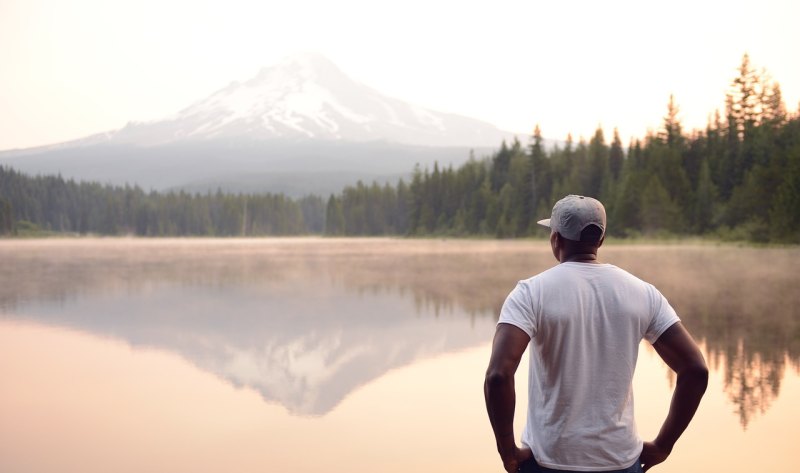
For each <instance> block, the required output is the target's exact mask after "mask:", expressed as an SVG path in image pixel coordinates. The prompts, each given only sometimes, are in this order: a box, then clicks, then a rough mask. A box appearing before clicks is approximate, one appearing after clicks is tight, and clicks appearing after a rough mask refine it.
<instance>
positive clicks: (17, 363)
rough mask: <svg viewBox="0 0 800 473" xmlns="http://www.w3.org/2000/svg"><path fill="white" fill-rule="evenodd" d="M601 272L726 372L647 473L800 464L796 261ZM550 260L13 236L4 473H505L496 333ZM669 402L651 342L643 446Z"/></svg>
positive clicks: (636, 261) (654, 261)
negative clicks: (677, 322)
mask: <svg viewBox="0 0 800 473" xmlns="http://www.w3.org/2000/svg"><path fill="white" fill-rule="evenodd" d="M600 256H601V260H603V261H604V262H609V263H613V264H616V265H618V266H620V267H622V268H625V269H627V270H629V271H631V272H633V273H634V274H636V275H637V276H639V277H641V278H642V279H644V280H646V281H649V282H651V283H653V284H655V285H656V286H657V287H658V288H659V289H661V291H662V292H663V293H664V294H665V296H666V297H667V298H668V299H669V301H670V302H671V304H672V305H673V307H675V309H676V310H677V312H678V314H679V315H680V316H681V318H682V320H683V322H684V324H685V325H686V326H687V327H688V328H689V330H690V332H691V333H692V334H693V335H694V336H695V338H696V339H697V340H698V342H699V343H700V345H701V347H702V349H703V351H704V353H705V356H706V359H707V360H708V363H709V367H710V369H711V376H710V382H709V388H708V391H707V393H706V396H705V398H704V400H703V402H702V404H701V406H700V409H699V411H698V414H697V416H696V417H695V421H694V422H693V424H692V425H690V427H689V429H688V430H687V432H686V433H685V434H684V436H683V437H682V438H681V440H680V441H679V442H678V444H677V445H676V448H675V450H674V452H673V454H672V456H671V457H670V459H669V460H668V461H667V463H665V464H663V465H659V466H657V467H655V468H654V469H653V470H651V471H654V472H664V473H666V472H685V471H726V472H747V473H750V472H752V471H770V470H774V471H791V470H792V469H795V468H796V467H795V466H794V465H796V459H795V457H796V455H795V452H796V450H797V445H798V444H797V442H798V438H800V435H798V434H800V402H799V401H798V399H800V291H798V282H800V276H798V271H797V269H796V264H797V263H796V261H797V260H798V257H800V249H798V248H750V247H736V246H730V245H724V246H717V245H711V244H697V245H690V244H680V245H678V244H672V245H670V244H664V245H614V244H609V245H607V246H605V247H604V248H602V249H601V253H600ZM554 264H555V260H554V259H553V257H552V254H551V253H550V249H549V245H547V244H546V242H532V241H477V240H476V241H459V240H449V241H447V240H406V239H325V238H287V239H186V240H178V239H175V240H168V239H152V240H151V239H90V238H87V239H64V240H58V239H53V240H50V239H48V240H0V380H2V381H1V383H2V384H0V471H2V472H4V473H17V472H20V473H21V472H25V473H28V472H56V471H57V472H81V473H88V472H109V471H113V472H158V471H191V472H221V471H231V472H264V471H268V472H283V471H295V472H311V471H330V472H373V471H384V472H401V471H402V472H409V471H415V472H429V471H430V472H434V471H459V472H487V471H497V472H500V471H502V465H501V464H500V462H499V459H498V457H497V454H496V452H495V447H494V439H493V436H492V432H491V428H490V426H489V421H488V418H487V416H486V412H485V407H484V401H483V391H482V386H483V375H484V371H485V369H486V365H487V362H488V358H489V351H490V343H491V339H492V335H493V333H494V325H495V323H496V320H497V314H498V311H499V309H500V306H501V305H502V303H503V300H504V299H505V296H506V295H507V294H508V292H509V291H510V290H511V289H512V288H513V287H514V285H515V284H516V282H517V280H519V279H523V278H526V277H529V276H531V275H533V274H535V273H538V272H540V271H542V270H544V269H547V268H548V267H550V266H552V265H554ZM524 359H527V356H526V357H524ZM520 369H521V371H520V372H519V373H518V376H517V386H518V389H517V392H518V406H517V422H516V424H517V435H519V434H520V433H521V429H522V422H523V419H522V414H523V413H524V412H525V397H526V394H525V393H526V388H525V386H526V376H527V366H525V362H523V366H521V368H520ZM673 384H674V377H673V376H672V374H671V372H670V370H669V369H668V368H667V367H666V365H665V364H664V363H663V362H662V361H661V360H660V358H659V357H658V356H657V355H656V354H655V352H654V350H653V349H652V348H651V347H650V346H649V345H647V344H646V343H643V344H642V345H641V347H640V355H639V364H638V368H637V372H636V377H635V386H634V393H635V398H636V416H637V421H638V426H639V431H640V433H641V434H642V436H643V437H644V438H645V439H651V438H652V437H654V436H655V434H656V433H657V431H658V428H659V427H660V425H661V422H662V420H663V418H664V416H665V415H666V412H667V408H668V406H669V401H670V395H671V389H672V385H673Z"/></svg>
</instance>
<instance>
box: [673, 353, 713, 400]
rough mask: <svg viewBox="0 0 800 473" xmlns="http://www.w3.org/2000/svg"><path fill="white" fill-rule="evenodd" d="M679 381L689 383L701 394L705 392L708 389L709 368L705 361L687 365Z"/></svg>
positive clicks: (701, 360) (680, 374)
mask: <svg viewBox="0 0 800 473" xmlns="http://www.w3.org/2000/svg"><path fill="white" fill-rule="evenodd" d="M678 380H679V381H680V380H683V381H685V382H688V383H689V384H691V385H692V386H694V388H695V389H696V390H698V391H700V392H705V390H706V387H708V366H707V365H706V362H705V360H703V359H700V360H698V361H696V362H694V363H690V364H688V365H686V366H685V367H684V368H683V369H682V370H681V372H680V373H678Z"/></svg>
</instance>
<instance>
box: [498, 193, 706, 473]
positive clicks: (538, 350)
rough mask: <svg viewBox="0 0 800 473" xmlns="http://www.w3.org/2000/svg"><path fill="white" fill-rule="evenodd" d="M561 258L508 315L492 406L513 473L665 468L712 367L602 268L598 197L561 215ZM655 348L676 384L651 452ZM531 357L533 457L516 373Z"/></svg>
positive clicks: (682, 334) (663, 306)
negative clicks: (644, 380) (649, 365)
mask: <svg viewBox="0 0 800 473" xmlns="http://www.w3.org/2000/svg"><path fill="white" fill-rule="evenodd" d="M539 223H540V224H542V225H544V226H546V227H549V228H550V230H551V233H550V246H551V247H552V249H553V255H554V256H555V257H556V259H557V260H558V261H559V263H560V264H558V265H556V266H555V267H553V268H551V269H549V270H547V271H544V272H543V273H540V274H538V275H536V276H534V277H532V278H530V279H526V280H523V281H520V282H519V283H518V284H517V286H516V288H515V289H514V290H513V291H512V292H511V293H510V294H509V296H508V298H507V299H506V301H505V303H504V304H503V308H502V310H501V312H500V319H499V321H498V324H497V329H496V333H495V337H494V342H493V346H492V355H491V360H490V361H489V368H488V370H487V372H486V381H485V384H484V394H485V396H486V407H487V410H488V412H489V419H490V421H491V424H492V429H493V430H494V435H495V440H496V442H497V450H498V452H499V453H500V458H501V459H502V461H503V466H504V467H505V469H506V471H508V472H509V473H515V472H517V471H522V472H548V471H553V470H555V471H562V472H563V471H582V472H585V471H604V472H631V473H632V472H641V471H647V470H648V469H649V468H651V467H652V466H654V465H656V464H658V463H661V462H663V461H664V460H666V458H667V457H668V456H669V454H670V452H671V451H672V448H673V446H674V445H675V442H676V441H677V440H678V437H680V435H681V434H682V433H683V431H684V429H686V426H687V425H688V424H689V421H690V420H691V419H692V417H693V416H694V413H695V411H696V409H697V406H698V404H699V403H700V398H701V397H702V396H703V393H704V392H705V389H706V385H707V383H708V368H707V367H706V364H705V360H704V359H703V355H702V354H701V353H700V350H699V349H698V347H697V345H696V344H695V342H694V341H693V340H692V338H691V336H690V335H689V333H688V332H687V331H686V329H685V328H684V327H683V325H682V324H681V322H680V319H679V318H678V316H677V315H676V314H675V311H674V309H673V308H672V307H671V306H670V305H669V303H668V302H667V300H666V299H665V298H664V296H663V295H661V293H660V292H659V291H658V290H657V289H656V288H655V287H653V286H652V285H650V284H648V283H645V282H644V281H642V280H640V279H637V278H636V277H634V276H632V275H631V274H629V273H628V272H626V271H624V270H622V269H620V268H617V267H616V266H613V265H610V264H601V263H599V262H598V260H597V250H598V248H600V246H601V245H602V244H603V240H604V238H605V230H606V213H605V209H604V208H603V205H602V204H601V203H600V202H599V201H597V200H595V199H592V198H590V197H583V196H576V195H569V196H567V197H565V198H563V199H561V200H559V201H558V202H557V203H556V205H555V206H554V207H553V211H552V215H551V217H550V218H549V219H546V220H542V221H540V222H539ZM643 338H644V339H646V340H647V341H648V342H650V343H652V344H653V347H654V348H655V350H656V352H657V353H658V354H659V355H660V356H661V358H662V359H663V360H664V361H665V362H666V363H667V365H668V366H669V367H670V368H671V369H673V370H674V371H675V372H676V373H677V382H676V386H675V392H674V394H673V397H672V404H671V405H670V409H669V413H668V415H667V417H666V419H665V421H664V424H663V426H662V427H661V430H660V432H659V433H658V436H656V438H655V439H654V440H653V441H651V442H642V440H641V439H640V438H639V436H638V434H637V431H636V424H635V422H634V419H633V392H632V379H633V372H634V369H635V367H636V358H637V354H638V347H639V342H640V341H641V340H642V339H643ZM528 346H530V371H529V374H528V394H529V406H528V415H527V423H526V425H525V429H524V431H523V434H522V448H520V447H518V446H517V444H516V441H515V438H514V431H513V419H514V404H515V393H514V373H515V372H516V370H517V366H518V365H519V361H520V359H521V357H522V354H523V352H524V351H525V349H526V347H528Z"/></svg>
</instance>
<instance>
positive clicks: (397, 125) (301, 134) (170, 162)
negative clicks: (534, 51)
mask: <svg viewBox="0 0 800 473" xmlns="http://www.w3.org/2000/svg"><path fill="white" fill-rule="evenodd" d="M513 137H514V135H513V134H511V133H507V132H503V131H501V130H499V129H497V128H496V127H495V126H493V125H491V124H488V123H485V122H481V121H479V120H475V119H471V118H466V117H461V116H457V115H452V114H446V113H439V112H435V111H432V110H428V109H425V108H422V107H419V106H416V105H412V104H409V103H407V102H404V101H402V100H399V99H394V98H390V97H386V96H384V95H382V94H380V93H379V92H377V91H375V90H374V89H372V88H370V87H368V86H366V85H363V84H360V83H358V82H356V81H354V80H352V79H350V78H349V77H348V76H346V75H345V74H344V73H343V72H342V71H340V70H339V69H338V68H337V67H336V66H335V65H334V64H333V63H331V62H330V61H328V60H327V59H325V58H324V57H322V56H320V55H316V54H301V55H297V56H291V57H288V58H286V59H284V60H283V61H281V62H280V63H278V64H276V65H273V66H270V67H266V68H264V69H262V70H261V71H260V72H259V73H258V74H257V75H256V76H255V77H253V78H252V79H250V80H248V81H246V82H241V83H239V82H234V83H231V84H230V85H228V86H227V87H225V88H223V89H221V90H219V91H217V92H215V93H213V94H211V95H210V96H209V97H208V98H206V99H203V100H200V101H198V102H196V103H194V104H192V105H190V106H188V107H186V108H185V109H183V110H181V111H179V112H178V113H176V114H174V115H173V116H170V117H167V118H165V119H162V120H154V121H148V122H130V123H128V124H127V125H126V126H125V127H123V128H121V129H119V130H115V131H108V132H104V133H99V134H96V135H92V136H89V137H86V138H82V139H79V140H75V141H70V142H65V143H59V144H56V145H51V146H43V147H38V148H29V149H23V150H12V151H4V152H0V164H3V165H8V166H11V167H13V168H15V169H17V170H20V171H22V172H27V173H31V174H58V173H60V174H61V175H62V176H64V177H68V178H74V179H77V180H93V181H100V182H103V183H110V184H125V183H128V184H138V185H140V186H142V187H144V188H149V189H156V190H165V189H175V188H181V189H186V190H190V191H198V192H204V191H206V190H216V189H218V188H221V189H223V190H227V191H234V192H239V191H244V192H265V191H268V192H283V193H287V194H289V195H293V196H299V195H304V194H308V193H316V194H321V195H326V194H328V193H330V192H338V191H339V190H341V188H342V187H343V186H345V185H347V184H354V183H355V182H356V181H357V180H359V179H360V180H362V181H365V182H370V181H373V180H375V181H378V182H395V181H396V180H397V179H398V178H399V177H401V176H403V175H408V174H410V173H411V171H412V170H413V169H414V166H415V165H416V164H420V165H421V166H423V167H431V166H433V164H434V162H438V163H439V165H442V166H446V165H456V166H457V165H459V164H460V163H462V162H464V161H466V160H467V159H468V157H469V156H470V150H474V152H475V154H476V155H477V156H479V157H480V156H482V155H486V154H488V153H489V152H490V151H491V150H492V149H495V148H497V147H499V145H500V143H501V142H502V140H504V139H505V140H510V139H513Z"/></svg>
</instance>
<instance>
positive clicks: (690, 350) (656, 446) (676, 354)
mask: <svg viewBox="0 0 800 473" xmlns="http://www.w3.org/2000/svg"><path fill="white" fill-rule="evenodd" d="M653 347H654V348H655V349H656V352H657V353H658V354H659V356H661V358H662V359H663V360H664V362H665V363H666V364H667V365H668V366H669V367H670V368H671V369H672V370H673V371H675V373H677V375H678V376H677V382H676V384H675V392H674V393H673V395H672V402H671V403H670V406H669V413H668V414H667V418H666V420H664V424H663V425H662V426H661V430H660V431H659V432H658V436H657V437H656V438H655V440H653V441H652V442H645V443H644V449H643V450H642V464H643V465H644V471H647V470H648V469H649V468H651V467H652V466H654V465H657V464H659V463H661V462H663V461H664V460H666V459H667V457H668V456H669V454H670V452H672V447H673V446H674V445H675V442H677V441H678V437H680V436H681V434H682V433H683V431H684V430H686V427H687V426H688V425H689V422H690V421H691V420H692V417H694V413H695V411H697V406H698V405H699V404H700V398H702V397H703V393H705V391H706V386H707V385H708V367H706V360H705V359H704V358H703V354H702V353H700V349H699V348H698V347H697V344H696V343H695V342H694V340H693V339H692V337H691V335H689V332H687V331H686V328H684V326H683V324H681V323H680V322H677V323H675V324H674V325H672V326H671V327H670V328H668V329H667V330H666V331H665V332H664V333H663V334H661V336H660V337H659V338H658V340H656V342H655V343H654V344H653Z"/></svg>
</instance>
